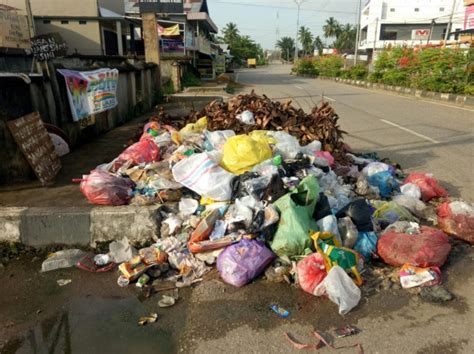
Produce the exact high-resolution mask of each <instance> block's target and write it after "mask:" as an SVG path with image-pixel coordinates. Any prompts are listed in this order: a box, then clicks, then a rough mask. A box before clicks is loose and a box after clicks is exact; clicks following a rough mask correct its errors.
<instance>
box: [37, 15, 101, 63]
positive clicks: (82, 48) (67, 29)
mask: <svg viewBox="0 0 474 354" xmlns="http://www.w3.org/2000/svg"><path fill="white" fill-rule="evenodd" d="M45 22H46V23H45ZM35 25H36V32H37V34H46V33H52V32H58V33H59V34H60V35H61V36H62V37H63V39H64V40H65V41H66V43H67V44H68V54H75V53H79V54H84V55H101V54H102V47H101V37H100V27H99V22H98V21H90V20H88V21H86V23H85V24H80V23H79V21H78V20H68V23H61V21H55V20H51V22H50V23H47V21H45V20H39V19H36V20H35Z"/></svg>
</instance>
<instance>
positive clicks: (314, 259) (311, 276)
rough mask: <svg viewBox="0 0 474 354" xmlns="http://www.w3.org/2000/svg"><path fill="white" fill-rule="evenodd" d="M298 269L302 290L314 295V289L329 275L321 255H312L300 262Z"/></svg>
mask: <svg viewBox="0 0 474 354" xmlns="http://www.w3.org/2000/svg"><path fill="white" fill-rule="evenodd" d="M296 269H297V275H298V284H299V286H300V287H301V289H303V290H304V291H306V292H307V293H310V294H313V295H314V289H316V287H317V286H318V285H319V284H320V283H321V282H322V281H323V280H324V278H326V275H327V271H326V267H325V266H324V258H323V257H322V256H321V255H320V254H319V253H313V254H310V255H309V256H306V257H304V258H303V259H302V260H301V261H299V262H298V264H297V266H296Z"/></svg>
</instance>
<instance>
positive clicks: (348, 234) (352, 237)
mask: <svg viewBox="0 0 474 354" xmlns="http://www.w3.org/2000/svg"><path fill="white" fill-rule="evenodd" d="M337 227H338V229H339V234H340V235H341V240H342V245H343V246H344V247H347V248H353V247H354V246H355V244H356V242H357V239H358V237H359V232H358V231H357V227H356V226H355V225H354V223H353V222H352V220H351V218H350V217H348V216H346V217H345V218H341V219H339V220H338V221H337Z"/></svg>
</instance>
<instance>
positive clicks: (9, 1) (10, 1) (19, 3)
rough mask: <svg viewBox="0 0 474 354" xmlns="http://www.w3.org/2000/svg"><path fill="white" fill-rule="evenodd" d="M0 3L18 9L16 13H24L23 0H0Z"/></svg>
mask: <svg viewBox="0 0 474 354" xmlns="http://www.w3.org/2000/svg"><path fill="white" fill-rule="evenodd" d="M0 4H2V5H8V6H11V7H15V8H17V9H19V10H20V11H19V12H18V14H21V15H26V2H25V0H0Z"/></svg>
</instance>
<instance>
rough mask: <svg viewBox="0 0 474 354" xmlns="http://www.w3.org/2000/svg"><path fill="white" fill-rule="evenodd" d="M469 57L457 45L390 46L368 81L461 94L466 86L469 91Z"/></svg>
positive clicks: (383, 52) (470, 78) (470, 77)
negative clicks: (450, 46) (449, 46)
mask: <svg viewBox="0 0 474 354" xmlns="http://www.w3.org/2000/svg"><path fill="white" fill-rule="evenodd" d="M470 60H471V59H470V54H469V53H466V52H465V51H463V50H460V49H457V48H453V49H452V48H425V49H423V50H418V49H412V48H404V47H396V48H390V49H387V50H384V51H382V52H381V53H380V54H379V55H378V57H377V60H376V61H375V64H374V69H375V70H374V72H373V73H372V74H371V75H369V81H371V82H378V83H383V84H387V85H396V86H405V87H413V88H417V89H421V90H427V91H435V92H445V93H461V94H462V93H466V88H467V92H468V93H469V92H470V90H471V89H470V88H469V86H471V85H472V82H473V78H472V76H470V75H469V72H468V64H469V61H470Z"/></svg>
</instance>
